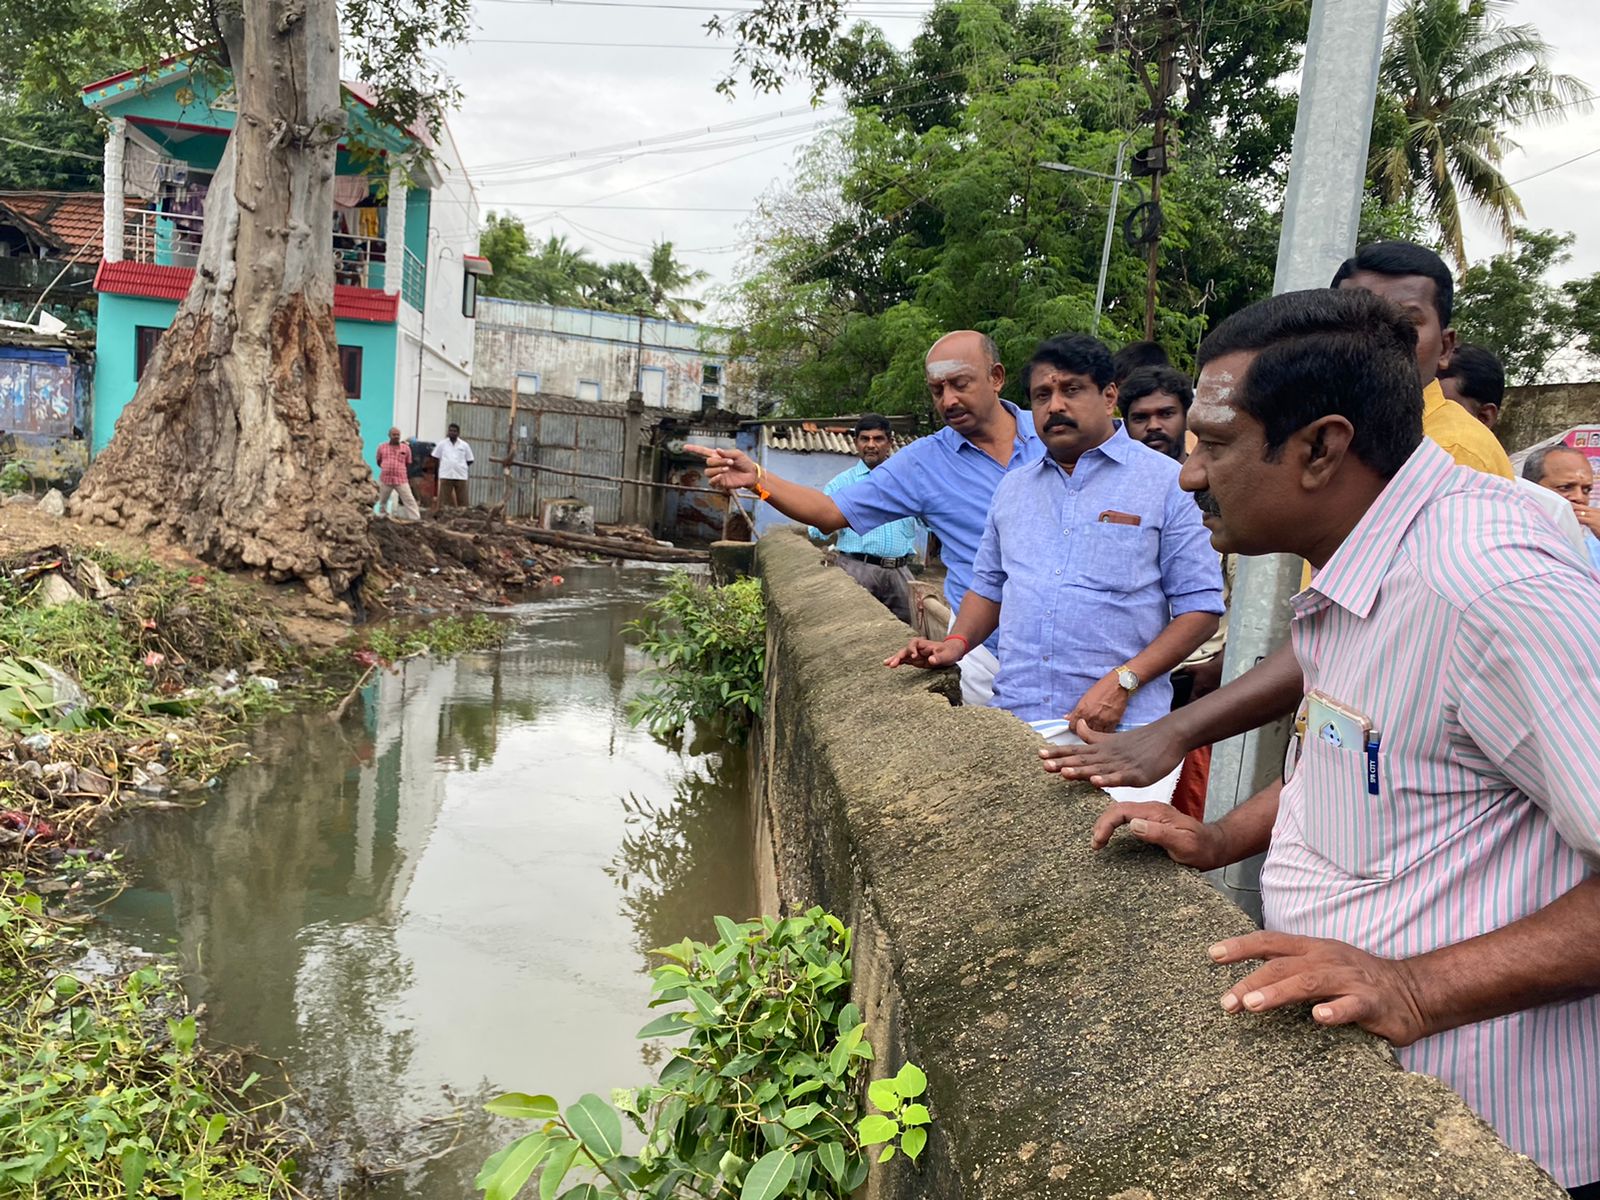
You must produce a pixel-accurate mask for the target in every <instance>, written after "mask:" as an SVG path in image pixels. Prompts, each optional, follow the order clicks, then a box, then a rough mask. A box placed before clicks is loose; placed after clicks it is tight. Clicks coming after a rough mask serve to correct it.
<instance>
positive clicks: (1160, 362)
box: [1111, 342, 1172, 387]
mask: <svg viewBox="0 0 1600 1200" xmlns="http://www.w3.org/2000/svg"><path fill="white" fill-rule="evenodd" d="M1171 365H1172V360H1171V359H1170V358H1168V357H1167V352H1166V351H1165V350H1163V349H1162V348H1161V343H1160V342H1129V343H1128V344H1127V345H1126V346H1124V347H1123V348H1122V349H1121V350H1118V351H1117V352H1116V353H1115V354H1113V355H1112V356H1111V368H1112V372H1113V374H1112V378H1113V379H1115V380H1116V384H1117V386H1118V387H1121V386H1122V381H1123V380H1124V379H1126V378H1127V377H1128V376H1130V375H1132V374H1133V373H1134V372H1135V371H1137V370H1139V369H1140V368H1141V367H1170V366H1171Z"/></svg>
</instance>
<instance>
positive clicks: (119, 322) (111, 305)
mask: <svg viewBox="0 0 1600 1200" xmlns="http://www.w3.org/2000/svg"><path fill="white" fill-rule="evenodd" d="M177 311H178V306H177V305H176V304H174V303H173V302H171V301H169V300H146V299H144V298H142V297H137V296H117V295H111V294H109V293H106V294H102V295H101V297H100V322H99V328H98V329H97V331H96V336H95V365H94V413H93V416H92V418H91V426H90V442H91V446H92V450H91V452H92V453H94V454H98V453H100V451H102V450H104V449H105V448H106V446H107V444H109V443H110V441H111V434H112V432H113V430H114V429H115V427H116V423H117V418H118V417H119V416H121V415H122V410H123V409H124V408H126V407H127V406H128V401H130V400H132V399H133V393H134V390H135V389H136V388H137V386H138V380H136V379H135V378H134V367H135V365H136V362H137V357H136V346H137V340H136V338H135V334H134V329H135V328H136V327H137V326H139V325H153V326H156V327H157V328H161V329H165V328H166V327H167V326H169V325H171V324H172V318H173V317H174V316H176V315H177ZM334 328H335V330H336V331H337V332H338V336H339V344H340V345H341V346H360V347H361V351H362V355H361V358H362V361H361V395H359V396H357V397H356V398H354V399H353V400H351V401H350V406H351V407H352V408H353V409H355V412H356V420H357V421H358V422H359V423H360V425H361V444H362V448H363V454H364V455H365V456H366V457H367V458H368V459H371V457H372V454H373V453H374V452H375V451H376V450H377V448H378V443H379V442H381V441H383V440H385V439H386V438H387V437H388V436H389V426H390V425H392V424H394V403H395V397H394V372H395V347H396V336H395V335H396V329H395V326H393V325H382V324H378V323H376V322H373V321H335V322H334Z"/></svg>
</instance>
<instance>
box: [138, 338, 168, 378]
mask: <svg viewBox="0 0 1600 1200" xmlns="http://www.w3.org/2000/svg"><path fill="white" fill-rule="evenodd" d="M165 332H166V330H164V329H162V328H161V327H160V326H158V325H135V326H134V327H133V377H134V378H135V379H143V378H144V369H145V368H146V367H147V366H149V365H150V358H151V356H152V355H153V354H155V352H156V343H157V342H159V341H160V340H161V335H162V334H163V333H165Z"/></svg>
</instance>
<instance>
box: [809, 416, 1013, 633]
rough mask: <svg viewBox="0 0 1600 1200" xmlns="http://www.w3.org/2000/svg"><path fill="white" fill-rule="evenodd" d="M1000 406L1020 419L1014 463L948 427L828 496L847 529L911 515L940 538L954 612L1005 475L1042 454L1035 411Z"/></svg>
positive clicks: (968, 581)
mask: <svg viewBox="0 0 1600 1200" xmlns="http://www.w3.org/2000/svg"><path fill="white" fill-rule="evenodd" d="M1000 403H1001V404H1003V405H1005V408H1006V411H1007V412H1009V413H1010V414H1011V415H1012V416H1013V417H1015V418H1016V421H1017V436H1016V440H1015V441H1014V442H1012V444H1011V458H1010V461H1008V462H1007V463H1006V464H1005V465H1004V466H1002V465H1001V464H1000V463H998V462H996V461H995V460H994V459H992V458H990V457H989V456H988V455H987V454H985V453H984V452H983V451H982V450H980V449H978V448H977V447H976V446H974V445H973V444H972V443H971V442H969V441H967V439H966V438H964V437H962V436H961V435H960V434H959V433H957V432H956V431H955V430H954V429H951V428H950V427H949V426H946V427H945V428H943V429H941V430H939V432H938V433H934V434H930V435H929V436H927V437H924V438H918V439H917V440H916V441H914V442H912V443H911V444H910V445H909V446H907V447H906V448H905V449H904V450H901V451H899V452H898V453H896V454H895V455H894V456H893V457H892V458H890V459H889V461H888V462H886V463H884V464H883V465H882V466H880V467H879V468H878V469H877V470H875V471H870V472H868V474H867V477H866V478H865V479H863V480H862V481H861V482H860V483H855V484H851V485H850V486H849V487H847V488H842V489H840V491H839V492H838V493H837V494H835V495H834V497H833V499H834V503H836V504H837V505H838V506H839V511H840V512H842V513H843V514H844V519H845V520H846V521H847V522H849V524H850V528H851V529H855V530H862V529H869V530H870V529H876V528H877V527H878V526H879V525H882V524H883V523H884V522H886V521H895V520H899V519H900V518H901V517H916V518H917V519H918V520H920V521H921V522H922V523H923V524H924V525H926V526H927V527H928V528H929V529H931V530H932V531H933V532H934V533H935V534H937V535H938V538H939V544H940V547H941V551H940V553H941V554H942V556H943V558H944V565H945V570H946V572H947V573H946V575H945V581H944V596H945V599H946V600H948V601H949V602H950V611H951V612H956V611H958V610H959V609H960V607H961V597H963V596H965V595H966V594H967V588H968V586H969V585H970V584H971V582H972V560H973V558H974V557H975V556H976V555H977V553H978V543H979V541H981V540H982V538H983V523H984V520H985V518H986V517H987V516H988V515H989V501H990V500H991V499H992V498H993V497H994V490H995V488H996V487H998V486H999V485H1000V481H1001V480H1002V479H1004V478H1005V477H1006V473H1007V472H1008V471H1014V470H1016V469H1017V468H1018V467H1024V466H1027V465H1028V464H1029V463H1034V462H1037V461H1038V460H1039V459H1040V458H1042V457H1043V456H1044V443H1043V442H1041V441H1040V440H1039V435H1038V434H1037V433H1035V432H1034V428H1033V414H1032V413H1026V412H1023V411H1022V410H1021V409H1020V408H1018V407H1017V406H1016V405H1015V404H1012V403H1011V402H1010V401H1009V400H1002V401H1001V402H1000ZM984 644H985V645H987V646H988V647H989V648H990V649H991V650H992V649H994V648H995V646H996V645H998V642H997V641H996V640H995V639H994V638H991V639H990V640H989V641H988V642H986V643H984Z"/></svg>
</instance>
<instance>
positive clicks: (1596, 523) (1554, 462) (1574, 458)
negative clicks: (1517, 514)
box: [1522, 446, 1600, 571]
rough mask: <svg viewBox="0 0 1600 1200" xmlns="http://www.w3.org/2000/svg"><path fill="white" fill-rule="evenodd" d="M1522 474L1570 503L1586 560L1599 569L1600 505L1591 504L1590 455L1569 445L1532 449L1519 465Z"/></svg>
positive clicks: (1592, 471) (1592, 480)
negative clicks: (1598, 506)
mask: <svg viewBox="0 0 1600 1200" xmlns="http://www.w3.org/2000/svg"><path fill="white" fill-rule="evenodd" d="M1522 477H1523V478H1524V479H1528V480H1531V481H1532V482H1534V483H1536V484H1538V485H1539V486H1540V487H1542V488H1545V489H1547V490H1549V491H1552V492H1554V493H1555V494H1556V495H1558V496H1560V497H1561V498H1562V499H1564V500H1565V501H1566V502H1567V503H1568V504H1569V505H1571V506H1572V511H1573V513H1574V515H1576V516H1577V518H1578V524H1579V525H1581V526H1583V548H1584V550H1585V551H1586V552H1587V553H1588V556H1589V563H1590V565H1591V566H1593V567H1594V569H1595V570H1596V571H1600V508H1595V507H1594V506H1593V505H1592V504H1591V503H1590V501H1591V500H1592V499H1593V498H1594V468H1593V467H1591V466H1590V465H1589V456H1588V455H1587V454H1585V453H1584V452H1583V451H1582V450H1575V449H1573V448H1572V447H1571V446H1549V447H1546V448H1545V449H1543V450H1535V451H1534V452H1533V453H1532V454H1530V455H1529V456H1528V461H1527V462H1525V463H1523V464H1522Z"/></svg>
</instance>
